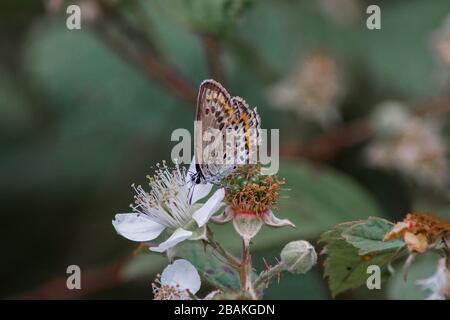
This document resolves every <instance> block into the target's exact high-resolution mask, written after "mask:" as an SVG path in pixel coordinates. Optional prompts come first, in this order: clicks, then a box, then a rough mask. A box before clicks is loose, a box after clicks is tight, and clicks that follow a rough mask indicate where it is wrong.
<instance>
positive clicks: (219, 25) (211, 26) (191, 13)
mask: <svg viewBox="0 0 450 320" xmlns="http://www.w3.org/2000/svg"><path fill="white" fill-rule="evenodd" d="M251 2H252V0H214V1H211V0H158V1H156V3H155V4H156V5H158V6H159V7H161V8H162V9H164V11H165V12H167V13H168V14H169V15H172V16H174V17H175V18H176V19H178V20H179V21H180V22H181V23H183V24H185V25H186V26H188V27H190V28H192V29H193V30H194V31H197V32H200V33H208V34H213V35H216V36H222V35H224V34H226V33H227V32H228V31H229V30H230V29H231V28H232V27H233V26H234V24H235V23H236V20H237V19H238V18H239V16H240V15H241V14H242V13H243V11H244V10H245V9H246V8H247V7H248V6H249V4H250V3H251Z"/></svg>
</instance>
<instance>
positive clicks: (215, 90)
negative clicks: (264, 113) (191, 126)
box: [191, 79, 261, 184]
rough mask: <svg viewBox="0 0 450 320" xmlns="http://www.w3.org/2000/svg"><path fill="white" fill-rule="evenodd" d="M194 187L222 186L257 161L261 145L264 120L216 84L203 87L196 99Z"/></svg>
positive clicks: (211, 83) (215, 82) (207, 82)
mask: <svg viewBox="0 0 450 320" xmlns="http://www.w3.org/2000/svg"><path fill="white" fill-rule="evenodd" d="M196 120H197V124H199V125H200V128H198V127H197V130H196V132H195V161H196V162H195V171H196V172H195V173H194V174H193V175H192V177H191V178H192V181H193V182H195V184H199V183H212V184H220V182H221V181H222V180H223V179H224V178H226V177H227V176H229V175H230V174H231V173H233V172H234V171H235V170H236V169H237V167H238V166H239V165H243V164H246V163H251V161H256V151H257V146H258V145H260V144H261V135H260V130H261V118H260V116H259V114H258V112H257V111H256V108H250V107H249V105H248V104H247V102H245V100H244V99H242V98H240V97H232V96H231V95H230V94H229V93H228V91H227V90H226V89H225V88H224V87H223V86H222V85H221V84H220V83H218V82H217V81H214V80H211V79H209V80H205V81H203V82H202V83H201V85H200V89H199V92H198V98H197V116H196Z"/></svg>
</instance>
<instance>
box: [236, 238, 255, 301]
mask: <svg viewBox="0 0 450 320" xmlns="http://www.w3.org/2000/svg"><path fill="white" fill-rule="evenodd" d="M240 276H241V287H242V289H243V290H244V291H246V292H247V293H249V294H250V296H251V297H252V299H253V300H257V299H258V296H257V294H256V293H255V289H254V287H253V283H252V279H251V277H252V257H251V255H250V241H249V240H247V239H244V240H243V243H242V263H241V270H240Z"/></svg>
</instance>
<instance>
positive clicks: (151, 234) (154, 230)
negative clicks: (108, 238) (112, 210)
mask: <svg viewBox="0 0 450 320" xmlns="http://www.w3.org/2000/svg"><path fill="white" fill-rule="evenodd" d="M112 224H113V226H114V228H115V229H116V231H117V233H118V234H120V235H121V236H123V237H125V238H127V239H129V240H132V241H140V242H143V241H150V240H153V239H155V238H156V237H158V236H159V235H160V234H161V232H162V231H163V230H164V229H165V228H166V227H165V226H163V225H161V224H159V223H157V222H155V221H153V220H151V219H150V218H149V217H148V216H146V215H145V214H138V213H135V212H133V213H119V214H116V217H115V219H114V220H113V221H112Z"/></svg>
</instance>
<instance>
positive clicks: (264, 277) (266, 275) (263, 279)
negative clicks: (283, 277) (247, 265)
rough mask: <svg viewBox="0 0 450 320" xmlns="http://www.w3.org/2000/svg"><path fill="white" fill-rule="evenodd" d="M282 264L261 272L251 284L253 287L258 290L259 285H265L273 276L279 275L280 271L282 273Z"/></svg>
mask: <svg viewBox="0 0 450 320" xmlns="http://www.w3.org/2000/svg"><path fill="white" fill-rule="evenodd" d="M284 268H285V266H284V264H283V263H282V262H279V263H278V264H276V265H275V266H273V267H271V268H270V269H268V270H266V271H263V272H262V273H261V274H260V275H259V277H258V278H256V280H255V281H254V282H253V287H254V288H258V287H259V286H261V285H263V284H264V285H266V284H267V282H268V281H269V280H270V278H272V277H273V276H275V275H276V274H278V273H280V272H281V271H284Z"/></svg>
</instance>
